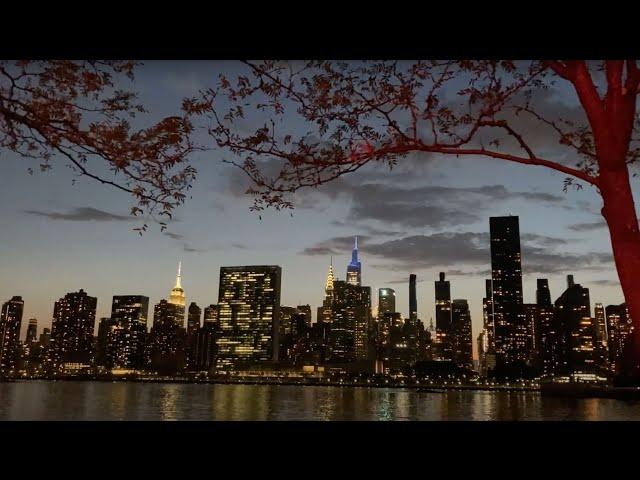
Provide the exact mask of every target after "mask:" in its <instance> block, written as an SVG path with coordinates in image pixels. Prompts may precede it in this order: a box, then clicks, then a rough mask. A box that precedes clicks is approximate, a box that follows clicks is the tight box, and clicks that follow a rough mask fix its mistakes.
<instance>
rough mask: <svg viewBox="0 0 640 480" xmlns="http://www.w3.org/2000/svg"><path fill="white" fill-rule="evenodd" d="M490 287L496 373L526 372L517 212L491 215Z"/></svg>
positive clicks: (507, 374)
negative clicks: (514, 214)
mask: <svg viewBox="0 0 640 480" xmlns="http://www.w3.org/2000/svg"><path fill="white" fill-rule="evenodd" d="M489 230H490V234H489V235H490V239H491V288H492V291H491V293H492V295H491V299H492V317H493V319H492V322H491V323H493V327H494V334H495V337H494V348H495V352H496V368H495V371H494V374H495V375H496V376H498V377H511V378H517V377H521V376H523V375H526V374H527V362H528V360H529V349H528V348H527V345H528V342H527V325H526V319H525V316H524V310H523V306H522V265H521V256H520V226H519V223H518V217H517V216H508V217H491V218H490V219H489Z"/></svg>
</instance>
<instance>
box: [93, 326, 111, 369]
mask: <svg viewBox="0 0 640 480" xmlns="http://www.w3.org/2000/svg"><path fill="white" fill-rule="evenodd" d="M115 324H116V321H115V320H111V317H102V318H101V319H100V321H99V322H98V336H97V338H96V348H95V355H94V360H93V363H94V364H95V365H96V366H97V367H104V368H105V369H108V370H110V369H111V368H113V365H112V364H111V359H110V358H109V357H108V350H109V332H110V331H111V328H112V327H113V326H114V325H115Z"/></svg>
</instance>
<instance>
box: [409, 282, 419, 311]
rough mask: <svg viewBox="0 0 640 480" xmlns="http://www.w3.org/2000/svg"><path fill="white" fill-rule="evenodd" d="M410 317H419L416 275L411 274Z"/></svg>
mask: <svg viewBox="0 0 640 480" xmlns="http://www.w3.org/2000/svg"><path fill="white" fill-rule="evenodd" d="M409 318H410V319H411V320H417V319H418V296H417V295H416V276H415V274H413V273H412V274H411V275H409Z"/></svg>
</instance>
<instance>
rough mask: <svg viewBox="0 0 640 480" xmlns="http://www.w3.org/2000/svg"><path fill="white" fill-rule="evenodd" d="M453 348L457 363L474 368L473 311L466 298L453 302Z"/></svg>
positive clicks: (454, 358)
mask: <svg viewBox="0 0 640 480" xmlns="http://www.w3.org/2000/svg"><path fill="white" fill-rule="evenodd" d="M451 350H452V356H453V361H454V363H455V364H456V365H458V366H459V367H463V368H469V369H471V368H473V337H472V334H471V313H470V312H469V304H468V302H467V301H466V300H464V299H455V300H453V302H452V304H451Z"/></svg>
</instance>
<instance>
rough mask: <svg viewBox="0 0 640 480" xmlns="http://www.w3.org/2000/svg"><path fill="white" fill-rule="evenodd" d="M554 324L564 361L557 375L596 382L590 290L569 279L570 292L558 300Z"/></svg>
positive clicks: (594, 333)
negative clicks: (556, 328) (558, 331)
mask: <svg viewBox="0 0 640 480" xmlns="http://www.w3.org/2000/svg"><path fill="white" fill-rule="evenodd" d="M555 312H556V314H555V322H556V323H557V325H558V328H559V330H560V340H561V347H560V348H561V356H560V358H561V361H560V366H559V369H558V371H557V372H556V376H562V377H569V378H570V379H571V380H588V381H591V380H596V379H597V377H598V374H599V373H600V372H599V371H598V364H597V357H596V330H597V329H596V325H595V320H594V319H593V318H591V304H590V302H589V289H588V288H583V287H582V286H581V285H580V284H577V283H575V282H574V280H573V275H568V276H567V289H566V290H565V291H564V292H563V293H562V295H560V297H559V298H558V299H557V300H556V301H555Z"/></svg>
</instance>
